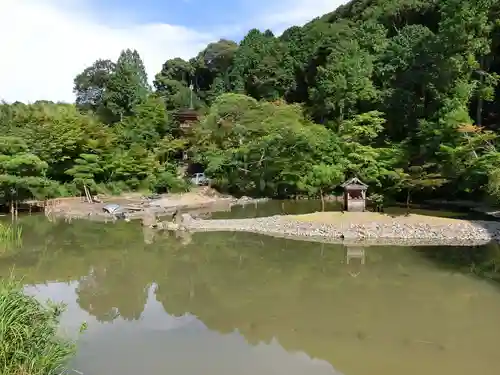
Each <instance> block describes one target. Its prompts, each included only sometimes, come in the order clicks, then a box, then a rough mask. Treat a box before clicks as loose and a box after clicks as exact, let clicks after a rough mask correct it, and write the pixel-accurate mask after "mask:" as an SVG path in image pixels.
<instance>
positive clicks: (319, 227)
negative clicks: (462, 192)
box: [183, 214, 500, 245]
mask: <svg viewBox="0 0 500 375" xmlns="http://www.w3.org/2000/svg"><path fill="white" fill-rule="evenodd" d="M183 227H184V229H186V230H192V231H239V232H252V233H260V234H267V235H274V236H280V237H299V238H303V239H309V238H310V239H311V240H318V239H319V240H322V241H325V240H326V241H328V242H339V241H341V242H353V243H356V242H363V243H373V244H391V243H392V244H408V245H417V244H434V245H437V244H443V245H444V244H446V245H480V244H485V243H488V242H490V241H492V240H494V241H497V242H500V222H490V221H460V222H458V223H451V224H446V225H436V224H428V223H419V224H406V223H404V224H402V223H398V222H397V221H393V222H391V223H377V222H372V223H368V224H366V223H365V224H342V225H334V224H320V223H312V222H301V221H295V220H291V219H284V218H283V216H270V217H263V218H253V219H225V220H196V219H193V218H192V217H191V216H190V215H189V214H184V215H183Z"/></svg>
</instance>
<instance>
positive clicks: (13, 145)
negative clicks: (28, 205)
mask: <svg viewBox="0 0 500 375" xmlns="http://www.w3.org/2000/svg"><path fill="white" fill-rule="evenodd" d="M47 167H48V165H47V163H46V162H44V161H42V160H40V158H38V157H37V156H36V155H33V154H32V153H30V152H29V150H28V146H27V145H26V143H25V142H24V141H23V140H22V139H21V138H17V137H6V136H2V137H0V202H2V203H3V204H10V203H11V202H14V201H19V200H23V199H30V198H44V197H47V196H51V195H53V194H54V193H55V192H56V186H55V185H56V184H55V183H54V182H53V181H50V180H49V179H47V178H46V177H45V171H46V170H47Z"/></svg>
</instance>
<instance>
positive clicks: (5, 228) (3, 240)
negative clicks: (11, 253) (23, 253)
mask: <svg viewBox="0 0 500 375" xmlns="http://www.w3.org/2000/svg"><path fill="white" fill-rule="evenodd" d="M22 235H23V228H22V227H20V226H17V225H5V224H1V223H0V245H4V246H6V245H21V242H22Z"/></svg>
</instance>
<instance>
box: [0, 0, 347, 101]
mask: <svg viewBox="0 0 500 375" xmlns="http://www.w3.org/2000/svg"><path fill="white" fill-rule="evenodd" d="M346 1H347V0H212V1H202V0H0V34H1V35H4V36H5V37H3V38H0V49H1V50H2V52H4V53H3V54H2V61H1V63H0V64H1V67H2V69H0V100H2V99H3V100H6V101H7V102H14V101H17V100H19V101H23V102H33V101H36V100H41V99H43V100H53V101H66V102H72V101H74V94H73V79H74V77H75V76H76V75H77V74H78V73H80V72H81V71H82V70H83V69H85V68H86V67H88V66H90V65H92V63H93V62H94V61H96V60H97V59H111V60H116V59H117V58H118V56H119V54H120V51H121V50H123V49H126V48H132V49H136V50H137V51H138V52H139V54H140V55H141V57H142V59H143V61H144V65H145V67H146V71H147V73H148V75H149V78H150V80H151V81H152V80H153V79H154V75H155V74H156V73H158V72H159V71H160V70H161V67H162V65H163V63H164V62H165V61H166V60H168V59H171V58H174V57H181V58H185V59H188V58H191V57H193V56H196V55H197V54H198V52H200V51H201V50H203V48H204V47H206V45H207V44H208V43H210V42H214V41H217V40H218V39H220V38H227V39H233V40H235V41H239V40H240V39H241V38H242V37H243V36H244V35H245V34H246V32H247V31H248V30H250V29H251V28H258V29H261V30H265V29H271V30H273V31H274V32H275V33H276V34H280V33H281V32H283V31H284V30H285V29H287V28H288V27H290V26H293V25H302V24H304V23H306V22H308V21H309V20H311V19H313V18H315V17H318V16H321V15H323V14H325V13H327V12H331V11H332V10H334V9H335V8H337V7H338V6H339V5H341V4H342V3H345V2H346Z"/></svg>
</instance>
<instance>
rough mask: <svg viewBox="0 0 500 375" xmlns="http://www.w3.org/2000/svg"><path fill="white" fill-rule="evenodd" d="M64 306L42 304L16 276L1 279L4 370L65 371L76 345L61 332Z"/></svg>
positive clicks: (9, 374) (8, 374)
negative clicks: (61, 334) (60, 324)
mask: <svg viewBox="0 0 500 375" xmlns="http://www.w3.org/2000/svg"><path fill="white" fill-rule="evenodd" d="M63 307H64V306H62V305H58V304H52V303H47V304H42V303H41V302H39V301H38V300H36V299H35V298H34V297H32V296H29V295H26V294H25V293H24V291H23V289H22V286H21V285H20V284H19V283H18V282H16V281H14V280H13V279H7V280H2V281H0V374H2V375H56V374H62V373H64V372H65V368H64V366H65V364H66V363H67V362H68V360H69V359H70V358H71V357H72V356H73V355H74V353H75V349H76V347H75V344H74V343H73V342H71V341H70V340H66V339H63V338H62V337H60V336H59V335H58V333H57V331H58V328H59V318H60V315H61V312H62V311H63Z"/></svg>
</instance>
